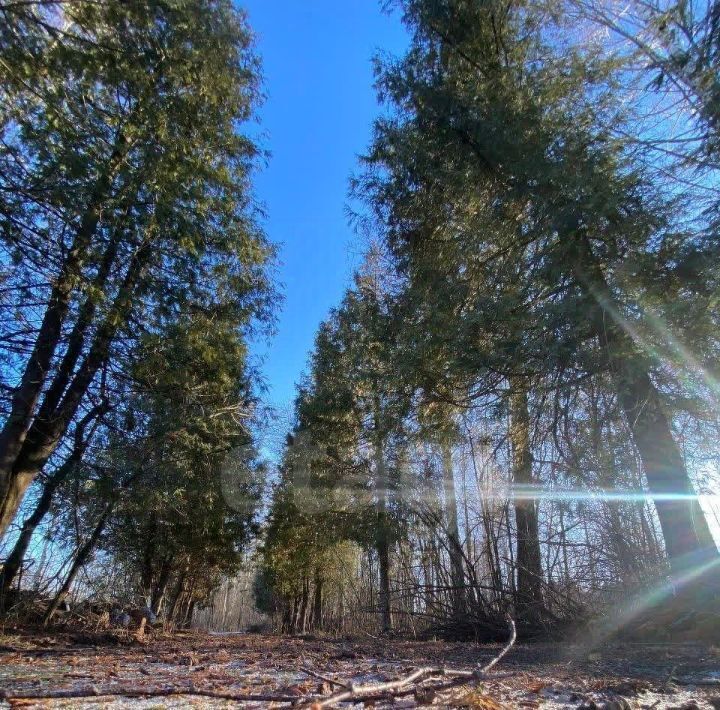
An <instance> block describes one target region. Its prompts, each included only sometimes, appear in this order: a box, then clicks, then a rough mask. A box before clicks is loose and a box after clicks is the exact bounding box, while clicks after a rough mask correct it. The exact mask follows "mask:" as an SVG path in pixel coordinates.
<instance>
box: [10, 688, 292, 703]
mask: <svg viewBox="0 0 720 710" xmlns="http://www.w3.org/2000/svg"><path fill="white" fill-rule="evenodd" d="M170 695H196V696H200V697H204V698H215V699H217V700H235V701H259V702H276V703H293V702H296V701H297V697H296V696H291V695H272V694H266V693H262V694H258V693H255V694H252V693H249V694H245V693H232V692H229V691H222V690H203V689H202V688H195V687H188V688H182V687H169V688H98V687H96V686H94V685H93V686H90V687H87V686H86V687H85V688H77V689H67V690H46V691H41V690H36V691H30V692H25V691H18V692H12V691H6V690H0V700H5V701H6V702H11V701H13V700H53V699H60V698H107V697H118V696H119V697H123V698H146V697H147V698H155V697H167V696H170Z"/></svg>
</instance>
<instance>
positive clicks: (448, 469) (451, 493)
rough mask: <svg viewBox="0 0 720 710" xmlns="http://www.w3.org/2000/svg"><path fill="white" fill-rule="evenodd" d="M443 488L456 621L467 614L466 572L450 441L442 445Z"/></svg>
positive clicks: (452, 598)
mask: <svg viewBox="0 0 720 710" xmlns="http://www.w3.org/2000/svg"><path fill="white" fill-rule="evenodd" d="M442 468H443V488H444V493H445V495H444V503H445V524H446V525H447V533H448V553H449V556H450V579H451V585H452V594H451V600H452V602H451V603H452V610H453V616H454V617H455V618H456V619H460V618H463V617H464V616H465V612H466V604H465V601H466V595H465V570H464V566H463V552H462V543H461V542H460V530H459V527H458V513H457V494H456V491H455V474H454V471H453V464H452V446H451V444H450V441H449V440H448V441H444V442H443V443H442Z"/></svg>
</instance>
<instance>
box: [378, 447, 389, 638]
mask: <svg viewBox="0 0 720 710" xmlns="http://www.w3.org/2000/svg"><path fill="white" fill-rule="evenodd" d="M383 449H384V446H383V440H382V437H381V436H380V435H379V434H378V435H377V437H376V442H375V477H376V484H375V487H376V494H377V530H376V549H377V555H378V567H379V568H380V569H379V571H380V591H379V594H378V599H379V602H380V618H381V625H382V630H383V632H384V633H387V632H389V631H392V628H393V618H392V608H391V597H390V529H389V528H390V525H389V520H388V510H387V493H388V483H389V482H388V476H387V471H386V468H385V458H384V457H385V452H384V450H383Z"/></svg>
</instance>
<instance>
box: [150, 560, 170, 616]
mask: <svg viewBox="0 0 720 710" xmlns="http://www.w3.org/2000/svg"><path fill="white" fill-rule="evenodd" d="M171 573H172V564H171V561H170V560H169V559H164V560H163V562H162V565H161V566H160V574H159V575H158V581H157V584H155V585H154V586H153V590H152V595H151V597H150V609H152V612H153V614H155V615H159V614H160V608H161V607H162V603H163V599H164V598H165V592H166V591H167V586H168V583H169V582H170V574H171Z"/></svg>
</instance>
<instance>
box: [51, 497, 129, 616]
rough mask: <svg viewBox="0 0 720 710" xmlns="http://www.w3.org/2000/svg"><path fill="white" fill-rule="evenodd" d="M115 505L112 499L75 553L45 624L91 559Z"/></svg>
mask: <svg viewBox="0 0 720 710" xmlns="http://www.w3.org/2000/svg"><path fill="white" fill-rule="evenodd" d="M114 507H115V501H111V502H110V503H108V504H107V505H106V506H105V510H103V512H102V515H101V516H100V519H99V520H98V522H97V524H96V525H95V529H94V530H93V531H92V534H91V535H90V537H89V538H88V539H87V540H86V541H85V543H84V544H83V545H82V546H81V547H80V549H79V550H78V553H77V555H75V559H74V560H73V563H72V566H71V567H70V571H69V572H68V574H67V576H66V577H65V581H64V582H63V584H62V586H61V587H60V590H59V591H58V593H57V594H56V595H55V598H54V599H53V601H52V604H50V607H49V608H48V610H47V612H46V613H45V617H44V618H43V624H44V625H45V626H47V625H48V624H49V623H50V621H51V619H52V617H53V616H54V615H55V612H56V611H57V610H58V608H59V607H60V604H62V603H63V601H64V600H65V598H66V597H67V595H68V592H69V591H70V587H71V586H72V583H73V582H74V581H75V577H77V574H78V572H79V571H80V570H81V569H82V568H83V567H84V566H85V563H86V562H87V561H88V560H89V559H90V556H91V554H92V552H93V550H94V549H95V545H97V542H98V540H99V539H100V535H102V533H103V530H105V526H106V525H107V521H108V519H109V518H110V515H111V514H112V511H113V508H114Z"/></svg>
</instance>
